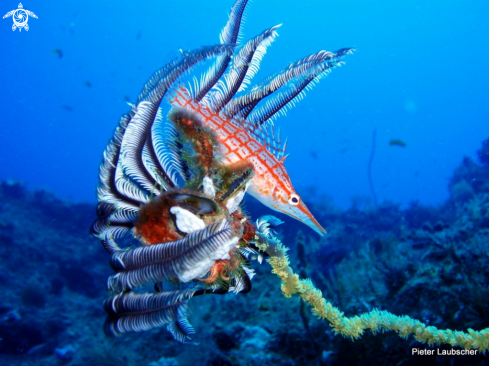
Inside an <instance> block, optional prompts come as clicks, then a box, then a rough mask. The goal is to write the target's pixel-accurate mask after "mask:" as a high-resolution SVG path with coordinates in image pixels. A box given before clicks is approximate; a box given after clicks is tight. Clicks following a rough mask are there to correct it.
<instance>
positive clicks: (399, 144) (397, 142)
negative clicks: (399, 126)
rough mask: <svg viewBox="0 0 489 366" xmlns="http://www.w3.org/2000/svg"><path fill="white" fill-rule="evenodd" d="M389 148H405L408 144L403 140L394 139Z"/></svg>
mask: <svg viewBox="0 0 489 366" xmlns="http://www.w3.org/2000/svg"><path fill="white" fill-rule="evenodd" d="M389 146H400V147H405V146H406V143H405V142H404V141H402V140H399V139H392V140H390V141H389Z"/></svg>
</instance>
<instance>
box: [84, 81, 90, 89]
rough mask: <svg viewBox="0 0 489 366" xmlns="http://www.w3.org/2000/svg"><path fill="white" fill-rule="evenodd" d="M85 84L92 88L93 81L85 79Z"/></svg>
mask: <svg viewBox="0 0 489 366" xmlns="http://www.w3.org/2000/svg"><path fill="white" fill-rule="evenodd" d="M83 84H85V85H86V86H88V87H89V88H91V87H92V83H91V82H89V81H85V82H84V83H83Z"/></svg>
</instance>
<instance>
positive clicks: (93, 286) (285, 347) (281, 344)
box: [0, 140, 489, 366]
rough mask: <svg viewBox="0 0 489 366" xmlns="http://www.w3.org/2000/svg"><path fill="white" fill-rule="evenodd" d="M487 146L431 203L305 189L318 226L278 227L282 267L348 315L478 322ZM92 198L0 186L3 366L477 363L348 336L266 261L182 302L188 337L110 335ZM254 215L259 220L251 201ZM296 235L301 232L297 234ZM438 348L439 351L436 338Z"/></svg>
mask: <svg viewBox="0 0 489 366" xmlns="http://www.w3.org/2000/svg"><path fill="white" fill-rule="evenodd" d="M488 146H489V140H486V141H484V143H483V146H482V148H481V150H479V151H478V157H479V161H478V162H475V161H473V160H472V159H470V158H464V159H463V161H462V163H461V165H460V166H459V167H458V168H457V169H456V170H455V172H454V174H453V177H452V178H451V179H450V182H449V186H448V189H449V192H450V199H448V200H447V201H446V202H444V203H443V204H442V205H440V206H438V207H428V206H424V205H422V204H420V203H419V202H412V203H411V204H410V205H409V206H408V207H407V208H401V206H400V205H398V204H396V203H393V202H383V203H381V204H380V205H379V207H373V206H369V205H368V204H364V203H362V202H364V201H361V200H357V201H356V202H355V203H354V204H353V205H352V207H351V208H350V209H348V210H345V211H341V210H339V209H335V208H334V207H333V206H332V205H331V204H329V201H328V200H327V198H322V199H318V196H317V195H316V194H315V192H314V190H311V191H310V194H309V197H307V196H306V197H304V199H305V200H306V201H308V202H312V203H314V207H312V210H313V211H314V212H317V213H321V216H319V217H317V218H318V220H319V221H320V222H321V223H322V224H324V226H325V227H326V228H327V229H328V235H327V236H325V237H324V238H321V239H318V236H316V234H314V233H312V231H311V232H309V231H307V232H306V231H305V230H304V228H303V227H302V226H301V225H300V223H296V222H295V221H292V220H287V222H286V225H283V228H279V230H278V231H279V236H280V238H281V240H282V241H283V242H284V243H285V244H286V245H288V246H289V247H291V251H290V252H289V254H290V258H291V262H292V266H293V267H294V268H295V269H296V270H297V272H298V273H299V274H300V276H301V277H303V278H311V279H312V281H313V282H314V283H315V284H316V286H317V287H318V288H320V289H321V290H322V292H323V295H324V297H325V298H327V299H329V300H330V301H331V302H332V303H333V304H334V305H335V306H337V307H339V308H340V309H341V310H342V311H344V312H345V314H346V315H354V314H360V313H364V312H367V311H370V310H372V309H375V308H378V309H385V310H388V311H390V312H392V313H394V314H398V315H402V314H405V315H409V316H411V317H413V318H416V319H419V320H421V321H423V322H425V323H429V324H430V325H434V326H436V327H438V328H443V329H445V328H450V329H455V330H466V329H467V328H472V329H476V330H480V329H482V328H485V327H487V324H488V323H489V307H488V305H489V290H488V288H487V284H488V283H489V278H488V277H489V274H488V272H487V270H486V263H487V260H488V253H489V251H488V248H489V240H488V239H489V159H488V156H489V147H488ZM94 210H95V205H92V204H77V203H71V202H65V201H62V200H60V199H58V198H56V197H55V196H54V195H52V194H49V193H46V192H44V191H34V192H33V191H29V190H27V189H26V188H25V187H24V186H23V185H22V184H20V183H16V182H1V183H0V243H1V245H0V268H1V269H2V271H0V289H1V291H2V294H3V296H2V299H1V300H0V364H8V365H25V366H27V365H73V366H79V365H87V364H89V365H151V366H155V365H158V366H160V365H172V366H174V365H191V364H193V365H371V364H376V365H394V364H395V365H431V364H433V365H434V364H441V365H485V364H489V363H488V361H487V360H486V358H485V356H484V355H477V356H437V355H436V352H435V355H433V356H423V357H421V356H412V348H422V349H425V348H429V347H428V346H427V345H424V344H421V343H419V342H416V341H415V340H414V339H413V338H412V337H411V338H408V339H407V340H406V339H401V338H399V337H398V336H397V335H395V334H393V333H392V332H387V333H384V334H377V335H372V334H370V333H367V334H365V335H364V336H363V337H362V338H361V339H359V340H356V341H352V340H350V339H345V338H343V337H341V336H339V335H335V334H333V332H332V330H331V328H330V327H329V326H328V324H327V322H324V321H318V320H317V319H316V318H314V317H313V316H312V315H311V314H310V312H309V311H308V309H307V308H306V305H305V304H304V303H302V302H300V301H298V300H297V299H286V298H284V297H283V296H282V294H281V291H280V283H279V280H278V279H277V278H276V277H275V276H274V275H272V274H271V273H270V266H269V265H268V263H266V262H263V263H262V264H261V265H255V266H254V269H255V270H256V272H257V274H256V276H255V277H254V278H253V290H252V291H251V292H250V293H248V294H238V295H232V294H228V295H226V296H201V297H200V298H199V301H195V302H193V301H190V308H191V314H190V321H191V322H192V324H193V325H194V327H195V330H196V335H195V336H194V338H193V340H195V341H196V342H198V343H199V344H198V345H183V344H180V343H178V342H175V341H174V340H173V338H172V336H171V334H169V333H168V332H166V331H164V330H154V331H150V332H144V333H138V334H128V335H124V336H122V337H116V338H109V337H107V336H105V335H104V333H103V330H102V327H103V321H104V315H105V314H104V311H103V309H102V302H103V300H104V298H105V297H106V280H107V278H108V276H110V275H111V274H112V272H111V269H110V267H109V266H108V259H109V256H108V254H107V253H106V252H105V251H104V249H103V248H102V246H101V245H100V242H99V241H97V240H95V239H94V238H92V237H91V236H90V234H89V231H88V227H89V226H90V224H91V222H92V221H93V219H94ZM246 210H247V212H249V213H250V214H251V215H252V217H255V218H256V217H258V216H261V215H263V214H266V213H267V212H266V210H264V209H263V208H262V206H260V205H259V204H257V203H255V202H254V201H253V200H247V202H246ZM301 230H302V231H301ZM436 348H439V349H440V350H443V349H445V350H448V349H450V347H447V346H438V347H437V346H435V347H434V348H431V349H436Z"/></svg>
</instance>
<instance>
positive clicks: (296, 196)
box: [289, 193, 301, 206]
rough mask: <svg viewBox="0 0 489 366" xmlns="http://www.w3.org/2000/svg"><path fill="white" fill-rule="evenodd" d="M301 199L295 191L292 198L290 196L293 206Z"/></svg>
mask: <svg viewBox="0 0 489 366" xmlns="http://www.w3.org/2000/svg"><path fill="white" fill-rule="evenodd" d="M300 201H301V198H300V197H299V196H298V195H297V194H295V193H292V194H291V195H290V198H289V203H290V204H291V205H292V206H297V205H298V204H299V203H300Z"/></svg>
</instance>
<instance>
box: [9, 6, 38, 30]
mask: <svg viewBox="0 0 489 366" xmlns="http://www.w3.org/2000/svg"><path fill="white" fill-rule="evenodd" d="M29 15H30V16H31V17H34V18H36V19H37V15H36V14H34V13H33V12H32V11H29V10H25V9H24V6H23V5H22V3H19V8H18V9H14V10H12V11H9V12H8V13H7V14H5V15H4V16H3V19H5V18H8V17H12V19H13V20H14V24H13V25H12V30H13V31H15V30H16V29H17V28H19V32H20V31H22V28H24V29H25V30H26V31H28V30H29V25H28V24H27V21H28V20H29Z"/></svg>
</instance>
